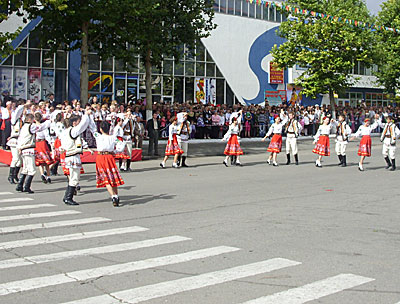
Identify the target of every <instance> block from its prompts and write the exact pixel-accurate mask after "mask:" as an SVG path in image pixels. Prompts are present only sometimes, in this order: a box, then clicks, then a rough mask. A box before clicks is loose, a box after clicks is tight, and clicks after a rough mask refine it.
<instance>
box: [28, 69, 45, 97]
mask: <svg viewBox="0 0 400 304" xmlns="http://www.w3.org/2000/svg"><path fill="white" fill-rule="evenodd" d="M41 76H42V71H41V70H40V69H29V70H28V79H29V90H28V93H29V94H28V98H29V99H30V100H31V101H32V102H36V103H37V102H39V100H40V99H41V97H42V96H41Z"/></svg>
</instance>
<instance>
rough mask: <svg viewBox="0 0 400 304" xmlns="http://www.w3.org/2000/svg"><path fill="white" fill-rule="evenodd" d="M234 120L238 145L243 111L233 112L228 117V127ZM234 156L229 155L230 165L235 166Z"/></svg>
mask: <svg viewBox="0 0 400 304" xmlns="http://www.w3.org/2000/svg"><path fill="white" fill-rule="evenodd" d="M234 118H236V121H237V124H238V126H239V132H238V142H239V144H240V132H242V129H243V128H242V127H243V125H242V120H243V110H239V111H235V112H233V113H232V114H231V115H230V117H229V126H230V125H232V123H233V119H234ZM236 159H237V156H236V155H231V165H234V164H236Z"/></svg>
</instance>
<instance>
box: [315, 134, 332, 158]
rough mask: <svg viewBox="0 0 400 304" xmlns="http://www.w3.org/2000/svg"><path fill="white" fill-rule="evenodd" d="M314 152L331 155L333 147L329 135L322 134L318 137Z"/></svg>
mask: <svg viewBox="0 0 400 304" xmlns="http://www.w3.org/2000/svg"><path fill="white" fill-rule="evenodd" d="M313 153H315V154H318V155H322V156H330V155H331V148H330V144H329V136H326V135H321V136H320V137H319V139H318V142H317V144H316V145H315V148H314V150H313Z"/></svg>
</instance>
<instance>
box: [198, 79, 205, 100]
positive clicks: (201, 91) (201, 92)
mask: <svg viewBox="0 0 400 304" xmlns="http://www.w3.org/2000/svg"><path fill="white" fill-rule="evenodd" d="M195 84H196V90H195V99H196V103H203V104H205V103H206V92H205V81H204V78H196V81H195Z"/></svg>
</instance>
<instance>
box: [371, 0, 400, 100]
mask: <svg viewBox="0 0 400 304" xmlns="http://www.w3.org/2000/svg"><path fill="white" fill-rule="evenodd" d="M381 7H382V10H381V11H380V12H379V15H378V21H377V23H378V24H379V25H381V26H384V27H388V28H394V29H399V28H400V17H399V16H400V1H398V0H388V1H386V2H384V3H383V4H382V6H381ZM376 36H377V41H378V43H377V61H376V62H377V63H379V70H378V72H377V73H376V76H377V77H378V82H379V83H380V84H381V85H383V86H384V87H385V89H386V90H387V91H388V92H389V93H396V92H397V91H399V90H400V36H399V34H398V33H394V32H392V31H386V30H383V31H378V32H377V35H376Z"/></svg>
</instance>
